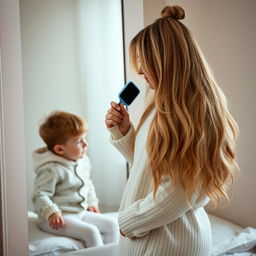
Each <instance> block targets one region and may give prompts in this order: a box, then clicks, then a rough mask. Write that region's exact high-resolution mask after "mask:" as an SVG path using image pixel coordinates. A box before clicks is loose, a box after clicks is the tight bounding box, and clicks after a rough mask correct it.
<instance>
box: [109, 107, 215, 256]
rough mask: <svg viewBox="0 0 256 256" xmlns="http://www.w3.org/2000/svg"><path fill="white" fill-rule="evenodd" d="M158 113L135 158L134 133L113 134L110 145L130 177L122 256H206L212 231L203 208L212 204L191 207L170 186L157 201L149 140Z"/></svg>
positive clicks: (122, 226) (144, 129) (121, 221)
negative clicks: (148, 165) (149, 162)
mask: <svg viewBox="0 0 256 256" xmlns="http://www.w3.org/2000/svg"><path fill="white" fill-rule="evenodd" d="M153 115H154V113H153V112H152V113H151V114H150V116H149V117H148V118H147V120H146V121H145V122H144V124H143V126H142V127H141V129H140V131H139V133H138V134H137V137H136V141H135V150H134V155H132V153H131V151H130V145H131V144H130V143H131V141H132V137H133V136H134V128H133V126H131V128H130V130H129V132H128V133H127V134H126V135H125V136H122V134H121V133H120V132H119V130H118V128H117V127H116V126H115V127H113V128H110V129H109V130H110V132H111V134H112V136H111V143H112V144H113V145H114V146H115V147H116V148H117V149H118V150H119V151H120V152H121V153H122V154H123V156H124V157H125V158H126V160H127V161H128V163H129V165H130V166H131V168H130V176H129V179H128V182H127V185H126V188H125V191H124V194H123V198H122V201H121V205H120V209H119V217H118V222H119V226H120V229H121V230H122V232H123V233H124V234H125V235H126V237H121V239H120V244H119V256H128V255H129V256H142V255H146V256H168V255H172V256H207V255H209V254H210V248H211V227H210V223H209V219H208V216H207V214H206V212H205V210H204V208H203V207H204V206H205V205H206V204H207V203H208V201H209V199H208V198H205V199H203V200H201V201H200V202H196V199H197V196H193V198H192V200H191V201H190V203H189V204H188V203H187V201H186V200H185V196H184V193H183V191H181V190H180V191H176V192H174V191H173V190H171V187H172V185H171V183H170V182H169V181H168V180H166V181H164V182H163V184H161V186H159V188H158V190H157V193H156V200H154V199H153V193H152V191H153V186H152V178H151V176H150V171H148V170H147V171H145V170H144V168H145V166H146V163H147V152H146V140H147V133H148V129H149V126H150V123H151V121H152V118H153Z"/></svg>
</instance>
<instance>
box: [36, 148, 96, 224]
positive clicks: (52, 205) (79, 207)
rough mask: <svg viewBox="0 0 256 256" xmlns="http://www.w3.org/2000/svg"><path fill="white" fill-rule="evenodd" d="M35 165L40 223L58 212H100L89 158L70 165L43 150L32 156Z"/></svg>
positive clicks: (66, 161)
mask: <svg viewBox="0 0 256 256" xmlns="http://www.w3.org/2000/svg"><path fill="white" fill-rule="evenodd" d="M33 161H34V169H35V172H36V178H35V182H34V190H33V195H32V201H33V203H34V207H35V212H36V213H38V217H39V218H38V222H39V223H40V222H43V221H45V220H48V218H49V216H51V215H52V214H53V213H55V212H63V213H79V212H81V211H83V210H87V208H88V206H95V207H96V208H98V202H99V200H98V198H97V195H96V192H95V188H94V185H93V182H92V180H91V179H90V170H91V164H90V160H89V158H88V157H87V156H86V157H84V158H83V159H79V160H77V161H70V160H67V159H65V158H63V157H61V156H58V155H55V154H54V153H52V152H51V151H49V150H47V149H46V148H40V149H38V150H36V151H34V152H33Z"/></svg>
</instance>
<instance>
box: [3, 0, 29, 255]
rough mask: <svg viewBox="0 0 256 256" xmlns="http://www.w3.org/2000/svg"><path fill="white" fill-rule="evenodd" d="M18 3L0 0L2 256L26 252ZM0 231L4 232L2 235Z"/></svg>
mask: <svg viewBox="0 0 256 256" xmlns="http://www.w3.org/2000/svg"><path fill="white" fill-rule="evenodd" d="M19 23H20V22H19V4H18V2H17V1H9V0H1V1H0V38H1V40H0V118H1V121H0V132H1V133H0V184H1V185H0V188H1V193H0V195H1V198H0V204H1V210H2V211H1V212H0V218H1V221H0V222H1V227H2V228H3V229H2V230H1V231H0V239H3V240H2V242H3V244H2V246H3V247H1V248H0V254H1V255H3V256H14V255H21V256H25V255H28V248H27V244H28V242H27V241H28V234H27V213H26V208H27V205H26V171H25V154H24V148H25V146H24V120H23V98H22V89H23V88H22V72H21V49H20V26H19ZM2 232H3V233H4V234H3V236H2Z"/></svg>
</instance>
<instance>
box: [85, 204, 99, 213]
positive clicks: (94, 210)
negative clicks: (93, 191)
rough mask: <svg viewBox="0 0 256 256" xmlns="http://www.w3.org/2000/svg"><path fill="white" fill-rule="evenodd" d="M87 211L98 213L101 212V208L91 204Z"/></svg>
mask: <svg viewBox="0 0 256 256" xmlns="http://www.w3.org/2000/svg"><path fill="white" fill-rule="evenodd" d="M87 211H89V212H96V213H99V212H100V211H99V209H98V208H96V207H94V206H89V207H88V209H87Z"/></svg>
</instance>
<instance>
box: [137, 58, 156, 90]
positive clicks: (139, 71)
mask: <svg viewBox="0 0 256 256" xmlns="http://www.w3.org/2000/svg"><path fill="white" fill-rule="evenodd" d="M137 67H138V74H139V75H141V76H143V77H144V79H145V81H146V82H147V84H148V86H149V88H150V89H154V88H153V87H152V82H151V81H150V78H149V75H148V74H147V73H146V72H145V70H144V69H143V62H142V60H141V58H140V57H139V54H137Z"/></svg>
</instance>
